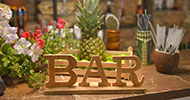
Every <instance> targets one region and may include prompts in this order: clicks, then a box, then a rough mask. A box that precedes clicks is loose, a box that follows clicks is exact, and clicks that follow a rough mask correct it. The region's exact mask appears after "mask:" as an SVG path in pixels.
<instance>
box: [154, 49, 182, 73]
mask: <svg viewBox="0 0 190 100" xmlns="http://www.w3.org/2000/svg"><path fill="white" fill-rule="evenodd" d="M179 58H180V56H179V52H176V53H175V54H174V55H171V54H167V53H164V52H160V51H158V50H155V52H154V63H155V66H156V70H157V71H158V72H161V73H173V72H175V71H176V69H177V67H178V64H179Z"/></svg>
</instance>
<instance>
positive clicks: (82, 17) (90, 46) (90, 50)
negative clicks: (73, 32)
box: [77, 0, 106, 60]
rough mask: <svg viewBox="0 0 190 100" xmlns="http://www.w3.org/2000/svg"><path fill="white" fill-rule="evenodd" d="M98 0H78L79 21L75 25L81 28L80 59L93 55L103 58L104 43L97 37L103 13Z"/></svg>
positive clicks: (104, 56) (89, 57)
mask: <svg viewBox="0 0 190 100" xmlns="http://www.w3.org/2000/svg"><path fill="white" fill-rule="evenodd" d="M99 3H100V0H83V3H82V4H81V2H80V1H79V2H78V4H77V8H78V9H79V15H78V16H77V17H78V19H79V22H78V23H77V26H78V27H79V28H80V29H81V33H82V39H81V42H80V59H87V60H90V59H91V57H92V56H93V55H98V56H99V57H100V59H101V60H105V58H106V54H105V45H104V42H103V40H102V39H101V38H100V37H98V35H97V34H98V32H99V31H100V29H101V27H102V25H103V24H104V23H103V21H102V20H103V18H104V15H103V14H102V11H101V10H100V8H99V5H100V4H99Z"/></svg>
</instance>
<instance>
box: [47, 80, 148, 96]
mask: <svg viewBox="0 0 190 100" xmlns="http://www.w3.org/2000/svg"><path fill="white" fill-rule="evenodd" d="M77 84H78V83H77ZM90 85H91V86H90V87H78V86H77V85H75V86H72V87H54V88H45V90H44V94H45V95H71V94H140V93H144V92H145V91H146V90H145V89H144V88H142V87H134V86H126V87H118V86H111V87H110V86H107V87H98V86H96V85H97V82H92V83H90Z"/></svg>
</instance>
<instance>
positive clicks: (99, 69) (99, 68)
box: [79, 56, 111, 86]
mask: <svg viewBox="0 0 190 100" xmlns="http://www.w3.org/2000/svg"><path fill="white" fill-rule="evenodd" d="M94 60H95V61H96V65H97V72H91V71H90V69H91V67H92V64H93V62H94ZM88 76H100V78H101V80H102V82H101V83H99V86H110V85H111V84H110V83H108V80H107V78H106V75H105V72H104V69H103V67H102V63H101V61H100V59H99V57H98V56H93V57H92V58H91V60H90V64H89V65H88V69H87V71H86V74H85V76H84V78H83V80H82V82H81V83H79V86H89V85H90V84H89V83H87V82H86V81H87V78H88Z"/></svg>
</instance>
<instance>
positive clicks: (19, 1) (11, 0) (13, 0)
mask: <svg viewBox="0 0 190 100" xmlns="http://www.w3.org/2000/svg"><path fill="white" fill-rule="evenodd" d="M26 1H28V0H3V3H5V4H7V5H9V6H16V7H20V6H24V4H25V3H26Z"/></svg>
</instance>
